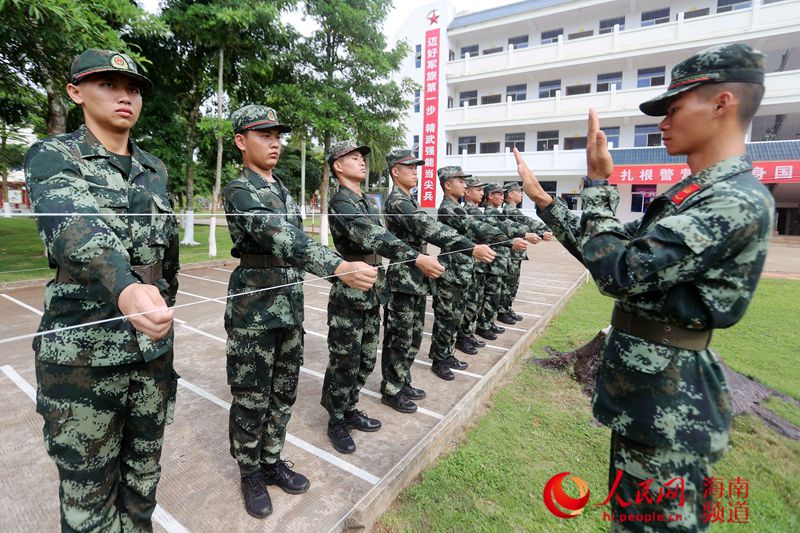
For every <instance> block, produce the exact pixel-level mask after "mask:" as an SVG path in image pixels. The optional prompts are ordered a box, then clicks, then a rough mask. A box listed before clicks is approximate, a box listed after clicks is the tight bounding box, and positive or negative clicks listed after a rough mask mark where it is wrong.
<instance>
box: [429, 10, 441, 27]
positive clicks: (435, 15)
mask: <svg viewBox="0 0 800 533" xmlns="http://www.w3.org/2000/svg"><path fill="white" fill-rule="evenodd" d="M440 16H441V15H439V11H437V10H436V9H434V10H433V11H431V12H430V13H428V20H430V21H431V26H433V25H434V24H439V17H440Z"/></svg>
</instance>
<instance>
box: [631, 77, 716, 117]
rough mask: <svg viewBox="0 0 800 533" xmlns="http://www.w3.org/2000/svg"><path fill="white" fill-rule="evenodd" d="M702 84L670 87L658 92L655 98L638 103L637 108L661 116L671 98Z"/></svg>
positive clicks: (665, 111)
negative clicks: (665, 90)
mask: <svg viewBox="0 0 800 533" xmlns="http://www.w3.org/2000/svg"><path fill="white" fill-rule="evenodd" d="M702 84H703V83H702V82H698V83H690V84H689V85H682V86H680V87H675V88H674V89H670V90H669V91H667V92H664V93H661V94H659V95H658V96H656V97H655V98H651V99H650V100H648V101H646V102H643V103H641V104H639V110H640V111H641V112H642V113H644V114H645V115H650V116H651V117H663V116H664V115H666V114H667V106H668V105H669V101H670V100H671V99H672V98H674V97H675V96H677V95H679V94H681V93H685V92H686V91H689V90H691V89H694V88H695V87H698V86H700V85H702Z"/></svg>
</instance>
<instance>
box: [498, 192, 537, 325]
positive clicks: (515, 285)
mask: <svg viewBox="0 0 800 533" xmlns="http://www.w3.org/2000/svg"><path fill="white" fill-rule="evenodd" d="M504 190H505V192H506V193H508V192H511V191H514V190H520V186H519V185H517V184H516V183H512V184H511V185H509V186H506V187H505V188H504ZM503 215H505V217H506V220H508V221H509V222H511V223H513V224H516V225H517V227H519V228H521V229H522V230H524V231H525V232H526V233H536V234H537V235H538V236H539V237H543V236H544V233H545V232H546V231H550V230H549V229H548V227H547V226H546V225H545V224H544V223H543V222H541V221H539V220H536V219H535V218H532V217H529V216H528V215H526V214H525V213H523V212H522V211H521V210H520V209H519V208H518V207H517V206H516V205H512V204H509V203H505V204H503ZM527 260H528V250H527V249H526V250H520V251H518V252H516V251H514V250H512V251H511V256H510V260H509V268H508V276H507V277H506V279H505V291H504V293H503V302H502V304H501V306H500V310H499V313H513V311H514V310H513V309H512V308H511V306H512V304H513V303H514V298H516V297H517V290H519V277H520V274H521V273H522V261H527Z"/></svg>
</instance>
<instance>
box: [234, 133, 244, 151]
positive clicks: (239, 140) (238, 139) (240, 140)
mask: <svg viewBox="0 0 800 533" xmlns="http://www.w3.org/2000/svg"><path fill="white" fill-rule="evenodd" d="M246 133H247V132H245V133H237V134H236V135H234V136H233V142H234V143H236V148H238V149H239V150H244V149H245V136H246Z"/></svg>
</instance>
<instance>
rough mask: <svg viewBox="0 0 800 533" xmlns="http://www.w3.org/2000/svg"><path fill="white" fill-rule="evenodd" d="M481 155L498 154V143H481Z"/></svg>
mask: <svg viewBox="0 0 800 533" xmlns="http://www.w3.org/2000/svg"><path fill="white" fill-rule="evenodd" d="M481 153H482V154H498V153H500V143H499V142H491V143H481Z"/></svg>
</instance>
